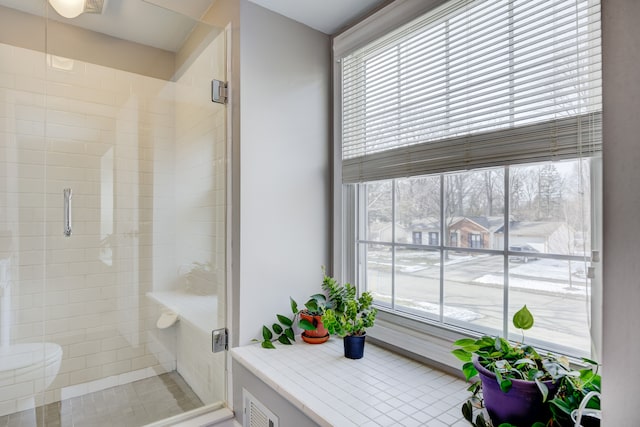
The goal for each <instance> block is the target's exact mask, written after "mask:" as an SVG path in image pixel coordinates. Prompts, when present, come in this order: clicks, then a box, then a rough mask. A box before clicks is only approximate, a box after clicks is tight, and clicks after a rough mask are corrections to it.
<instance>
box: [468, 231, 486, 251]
mask: <svg viewBox="0 0 640 427" xmlns="http://www.w3.org/2000/svg"><path fill="white" fill-rule="evenodd" d="M469 247H470V248H474V249H478V248H482V247H483V245H482V234H475V233H469Z"/></svg>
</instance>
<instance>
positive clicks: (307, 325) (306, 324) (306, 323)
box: [298, 319, 316, 331]
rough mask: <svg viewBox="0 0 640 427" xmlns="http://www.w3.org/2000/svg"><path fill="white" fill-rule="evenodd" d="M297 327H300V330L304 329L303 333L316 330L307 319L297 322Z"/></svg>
mask: <svg viewBox="0 0 640 427" xmlns="http://www.w3.org/2000/svg"><path fill="white" fill-rule="evenodd" d="M298 326H300V328H301V329H304V330H305V331H315V330H316V327H315V326H313V323H311V322H309V321H308V320H307V319H300V322H298Z"/></svg>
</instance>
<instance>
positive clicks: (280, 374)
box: [232, 338, 469, 427]
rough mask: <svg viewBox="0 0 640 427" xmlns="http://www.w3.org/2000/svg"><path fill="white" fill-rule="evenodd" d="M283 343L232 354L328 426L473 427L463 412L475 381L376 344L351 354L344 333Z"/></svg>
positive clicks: (237, 350)
mask: <svg viewBox="0 0 640 427" xmlns="http://www.w3.org/2000/svg"><path fill="white" fill-rule="evenodd" d="M277 347H278V348H277V350H265V349H263V348H261V347H260V345H258V344H256V345H250V346H246V347H239V348H234V349H233V350H232V357H233V358H234V359H235V360H236V361H237V362H239V363H240V364H242V365H243V366H244V367H245V368H247V369H248V370H249V371H250V372H251V373H253V374H254V375H255V376H257V377H258V378H259V379H261V380H262V381H264V382H265V383H266V384H267V385H269V386H270V387H271V388H273V389H274V390H275V391H276V392H278V393H279V394H280V395H281V396H282V397H284V398H285V399H287V400H288V401H289V402H290V403H291V404H293V405H294V406H295V407H297V408H298V409H300V410H301V411H302V412H303V413H304V414H305V415H307V416H308V417H309V418H310V419H312V420H313V421H314V422H316V423H318V424H319V425H321V426H338V427H350V426H358V427H369V426H429V427H441V426H455V427H463V426H464V427H468V425H469V424H468V423H467V422H466V421H464V419H463V418H462V414H461V412H460V407H461V406H462V402H463V401H464V400H465V399H466V398H467V397H468V392H467V391H466V389H467V386H468V385H467V384H466V383H465V382H464V381H462V380H460V379H458V378H456V377H454V376H451V375H449V374H446V373H444V372H441V371H438V370H436V369H432V368H430V367H428V366H426V365H424V364H421V363H419V362H416V361H413V360H411V359H408V358H405V357H403V356H401V355H398V354H396V353H393V352H391V351H389V350H386V349H384V348H381V347H378V346H375V345H373V344H371V343H367V345H366V347H365V355H364V358H363V359H360V360H350V359H347V358H345V357H344V356H343V349H342V340H341V339H339V338H331V340H329V341H328V342H327V343H325V344H321V345H310V344H306V343H303V342H296V344H294V345H292V346H283V345H277Z"/></svg>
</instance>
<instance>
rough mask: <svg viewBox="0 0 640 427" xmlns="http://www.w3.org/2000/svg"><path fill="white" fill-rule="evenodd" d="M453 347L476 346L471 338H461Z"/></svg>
mask: <svg viewBox="0 0 640 427" xmlns="http://www.w3.org/2000/svg"><path fill="white" fill-rule="evenodd" d="M453 345H455V346H458V347H466V346H469V345H476V340H474V339H472V338H461V339H459V340H458V341H456V342H454V343H453Z"/></svg>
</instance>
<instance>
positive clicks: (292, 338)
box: [284, 328, 296, 341]
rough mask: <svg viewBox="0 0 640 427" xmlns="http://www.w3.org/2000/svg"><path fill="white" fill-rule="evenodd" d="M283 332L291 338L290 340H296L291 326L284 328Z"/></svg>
mask: <svg viewBox="0 0 640 427" xmlns="http://www.w3.org/2000/svg"><path fill="white" fill-rule="evenodd" d="M284 334H285V335H286V336H287V337H288V338H289V339H290V340H291V341H295V340H296V336H295V334H294V333H293V328H287V329H285V330H284Z"/></svg>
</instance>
